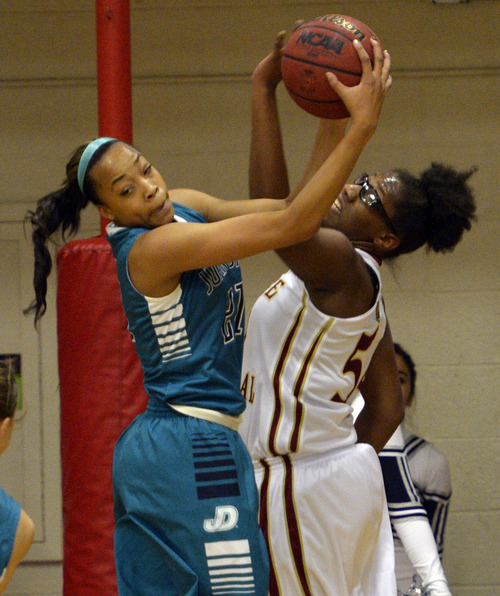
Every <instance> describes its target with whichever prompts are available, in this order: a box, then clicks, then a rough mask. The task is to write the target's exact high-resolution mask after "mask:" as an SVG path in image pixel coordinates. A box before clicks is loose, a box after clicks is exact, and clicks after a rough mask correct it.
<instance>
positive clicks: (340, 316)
mask: <svg viewBox="0 0 500 596" xmlns="http://www.w3.org/2000/svg"><path fill="white" fill-rule="evenodd" d="M280 60H281V53H280V44H279V42H278V43H277V46H276V48H275V50H274V51H273V52H272V53H271V54H270V55H269V56H268V57H267V58H265V59H264V60H263V61H262V62H261V63H260V64H259V65H258V66H257V68H256V70H255V71H254V73H253V76H252V140H251V150H250V168H249V177H250V196H251V197H256V196H260V195H261V194H264V195H266V196H271V197H275V198H281V197H286V196H289V183H288V173H287V165H286V161H285V156H284V150H283V144H282V138H281V130H280V119H279V114H278V107H277V101H276V88H277V86H278V84H279V82H280V80H281V68H280ZM346 125H347V121H335V120H320V121H319V128H318V133H317V136H316V139H315V142H314V145H313V149H312V153H311V156H310V158H309V162H308V165H307V167H306V170H305V173H304V174H303V176H302V178H301V180H300V181H299V183H298V185H297V186H296V188H295V189H294V190H293V191H292V193H291V196H292V197H293V196H294V195H295V194H297V193H300V192H301V189H303V188H307V184H308V181H309V180H310V179H311V176H313V175H314V173H315V172H316V171H317V169H318V168H320V167H322V165H321V164H323V162H324V159H325V158H326V157H327V156H328V155H329V154H330V153H331V151H332V149H333V147H335V146H336V144H337V143H338V142H339V140H340V139H342V138H343V135H344V134H345V129H346ZM351 126H352V123H351ZM471 173H472V171H468V172H457V171H455V170H454V169H453V168H450V167H446V166H444V165H441V164H437V163H436V164H433V165H432V166H431V167H430V168H429V169H428V170H426V171H425V172H423V174H422V175H421V176H420V177H418V178H416V177H414V176H412V175H411V174H409V173H408V172H407V171H406V170H402V169H389V170H379V171H378V172H376V173H375V174H371V175H368V174H363V175H361V176H358V177H357V178H355V180H354V182H353V183H350V184H346V185H345V186H344V187H343V189H342V190H341V191H340V192H339V194H338V195H337V196H336V197H332V199H333V198H335V200H334V203H333V206H332V208H331V210H330V212H329V214H328V216H327V217H326V218H325V220H324V221H323V224H322V227H321V229H320V230H319V231H318V232H317V233H316V234H315V235H314V236H313V237H312V238H311V239H309V240H306V241H303V242H299V243H296V244H295V245H292V246H289V247H286V248H280V249H278V250H277V253H278V255H279V256H280V258H281V259H282V260H283V261H284V262H285V264H286V265H287V266H288V267H289V271H288V272H287V273H285V274H284V275H282V276H281V277H280V278H279V279H278V280H277V281H276V282H275V283H274V284H272V285H271V286H270V287H269V288H268V289H267V290H266V291H265V292H264V293H263V294H262V295H261V296H260V297H259V298H258V300H257V301H256V303H255V305H254V307H253V309H252V312H251V314H250V318H249V322H248V328H247V336H246V339H245V348H244V357H243V369H242V393H243V394H244V395H245V398H246V399H247V409H246V411H245V414H244V421H243V424H242V426H241V428H240V432H241V435H242V437H243V439H244V441H245V443H246V445H247V448H248V450H249V452H250V455H251V457H252V460H253V463H254V469H255V474H256V480H257V485H258V487H259V491H260V524H261V527H262V530H263V532H264V536H265V539H266V542H267V544H268V550H269V555H270V562H271V571H270V592H271V595H272V596H277V595H280V596H289V595H290V594H323V595H331V596H354V595H356V596H362V595H363V596H388V595H390V594H393V595H394V594H396V581H395V575H394V545H393V539H392V534H391V528H390V521H389V516H388V511H387V502H386V497H385V491H384V483H383V477H382V472H381V467H380V463H379V458H378V457H377V452H379V451H380V450H381V449H382V448H383V447H384V445H385V444H386V443H387V441H388V439H389V438H390V437H391V435H392V434H393V433H394V432H395V430H396V429H397V427H398V425H399V424H400V422H401V420H402V417H403V412H404V409H403V403H402V396H401V388H400V385H399V380H398V374H397V367H396V359H395V353H394V347H393V343H392V339H391V333H390V330H389V326H388V324H387V321H386V316H385V312H384V305H383V300H382V295H381V278H380V273H379V265H380V263H381V261H382V260H384V259H388V258H395V257H397V256H398V255H400V254H404V253H409V252H413V251H414V250H417V249H418V248H419V247H421V246H423V245H424V244H427V245H428V247H429V248H432V249H433V250H436V251H448V250H451V249H452V248H453V247H454V246H455V245H456V244H457V242H459V240H460V239H461V237H462V234H463V231H464V230H468V229H469V228H470V227H471V220H472V219H473V217H474V210H475V206H474V199H473V195H472V192H471V190H470V189H469V188H468V186H467V184H466V181H467V179H468V178H469V176H470V175H471ZM358 390H359V391H361V392H362V393H363V396H364V398H365V406H364V408H363V410H362V411H361V413H360V415H359V416H358V418H357V420H356V423H355V424H354V423H353V409H352V406H351V402H352V400H353V399H354V396H355V394H356V393H357V391H358ZM431 593H432V594H433V596H437V595H439V596H444V595H449V590H448V587H447V584H446V581H445V579H444V578H436V581H435V582H433V586H432V590H431Z"/></svg>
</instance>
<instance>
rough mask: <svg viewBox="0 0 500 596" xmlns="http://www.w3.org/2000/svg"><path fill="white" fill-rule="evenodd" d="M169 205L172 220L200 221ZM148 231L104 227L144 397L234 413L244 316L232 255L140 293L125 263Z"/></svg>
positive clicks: (238, 403)
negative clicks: (153, 294) (161, 291)
mask: <svg viewBox="0 0 500 596" xmlns="http://www.w3.org/2000/svg"><path fill="white" fill-rule="evenodd" d="M174 209H175V221H176V222H177V223H175V224H173V225H184V224H183V222H198V223H206V220H205V219H204V218H203V217H202V216H201V215H200V214H199V213H197V212H195V211H193V210H192V209H189V208H187V207H184V206H182V205H179V204H177V203H175V204H174ZM147 231H148V230H147V229H145V228H120V227H117V226H115V225H114V224H109V225H108V227H107V233H108V235H107V238H108V240H109V242H110V244H111V247H112V250H113V255H114V257H115V259H116V264H117V270H118V278H119V282H120V291H121V296H122V303H123V307H124V309H125V314H126V317H127V320H128V326H129V330H130V333H131V335H132V340H133V341H134V344H135V348H136V351H137V354H138V355H139V358H140V360H141V363H142V368H143V372H144V387H145V389H146V392H147V394H148V396H149V405H150V406H152V407H161V406H162V405H163V407H165V404H166V402H168V403H172V404H179V405H190V406H197V407H200V408H210V409H213V410H218V411H220V412H222V413H224V414H230V415H233V416H234V415H238V414H240V413H241V412H242V411H243V410H244V408H245V402H244V399H243V397H242V395H241V393H240V387H239V386H240V374H241V361H242V352H243V340H244V323H245V316H244V302H243V286H242V281H241V270H240V265H239V263H238V262H237V261H236V262H232V263H226V264H223V265H218V266H215V267H206V268H203V269H196V270H193V271H187V272H185V273H183V274H182V276H181V280H180V284H179V286H178V287H177V288H176V290H175V291H174V292H172V293H171V294H169V295H168V296H165V297H162V298H150V297H147V296H144V295H142V294H141V293H140V292H138V291H137V290H136V289H135V288H134V286H133V284H132V283H131V281H130V278H129V275H128V266H127V263H128V255H129V253H130V249H131V248H132V245H133V244H134V242H135V241H136V240H137V238H138V237H139V236H140V235H141V234H144V233H146V232H147ZM167 258H168V257H167Z"/></svg>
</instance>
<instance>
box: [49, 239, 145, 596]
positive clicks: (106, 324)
mask: <svg viewBox="0 0 500 596" xmlns="http://www.w3.org/2000/svg"><path fill="white" fill-rule="evenodd" d="M57 265H58V293H57V312H58V320H57V334H58V344H59V377H60V393H61V460H62V483H63V486H62V489H63V525H64V565H63V578H64V595H65V596H75V594H78V596H102V595H103V594H106V596H112V595H113V594H116V593H117V589H116V574H115V565H114V550H113V531H114V518H113V494H112V486H111V470H112V460H113V449H114V446H115V443H116V441H117V439H118V437H119V435H120V433H121V432H122V431H123V430H124V428H125V427H126V426H127V425H128V424H129V423H130V422H131V420H132V419H133V418H134V417H135V416H136V415H137V414H138V413H139V412H141V411H142V410H144V408H145V405H146V394H145V392H144V388H143V384H142V369H141V366H140V363H139V360H138V358H137V355H136V353H135V349H134V347H133V344H132V340H131V338H130V334H129V332H128V330H127V321H126V318H125V314H124V312H123V308H122V305H121V300H120V293H119V286H118V278H117V274H116V265H115V261H114V259H113V256H112V253H111V247H110V245H109V243H108V242H107V240H106V239H104V238H102V237H99V238H90V239H87V240H78V241H74V242H70V243H69V244H67V245H66V246H65V247H64V248H62V249H61V250H60V251H59V253H58V257H57Z"/></svg>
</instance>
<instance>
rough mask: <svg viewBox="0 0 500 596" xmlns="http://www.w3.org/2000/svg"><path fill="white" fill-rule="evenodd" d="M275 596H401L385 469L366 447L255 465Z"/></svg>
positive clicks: (273, 459) (357, 446)
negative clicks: (398, 585)
mask: <svg viewBox="0 0 500 596" xmlns="http://www.w3.org/2000/svg"><path fill="white" fill-rule="evenodd" d="M255 473H256V480H257V485H258V487H259V491H260V497H261V504H260V524H261V527H262V530H263V532H264V536H265V538H266V541H267V543H268V548H269V557H270V561H271V579H270V594H271V596H291V595H292V594H293V595H299V594H304V595H306V596H308V595H310V596H393V595H394V596H395V595H396V580H395V575H394V543H393V538H392V532H391V526H390V521H389V514H388V510H387V502H386V497H385V491H384V483H383V480H382V472H381V469H380V463H379V459H378V456H377V454H376V453H375V450H374V449H373V448H372V447H370V446H369V445H366V444H356V445H353V446H350V447H347V448H344V449H339V450H334V451H330V452H327V453H321V454H313V455H307V456H301V455H293V456H278V457H273V458H269V459H266V460H261V461H259V462H255Z"/></svg>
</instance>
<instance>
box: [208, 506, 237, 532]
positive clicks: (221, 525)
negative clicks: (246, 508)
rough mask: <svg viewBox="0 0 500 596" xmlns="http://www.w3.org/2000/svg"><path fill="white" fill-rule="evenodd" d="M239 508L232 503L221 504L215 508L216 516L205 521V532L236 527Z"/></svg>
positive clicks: (224, 530) (225, 530)
mask: <svg viewBox="0 0 500 596" xmlns="http://www.w3.org/2000/svg"><path fill="white" fill-rule="evenodd" d="M237 523H238V510H237V509H236V507H233V506H232V505H221V506H220V507H216V508H215V517H214V518H213V519H206V520H205V521H204V522H203V529H204V530H205V532H227V531H228V530H232V529H233V528H235V527H236V524H237Z"/></svg>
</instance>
